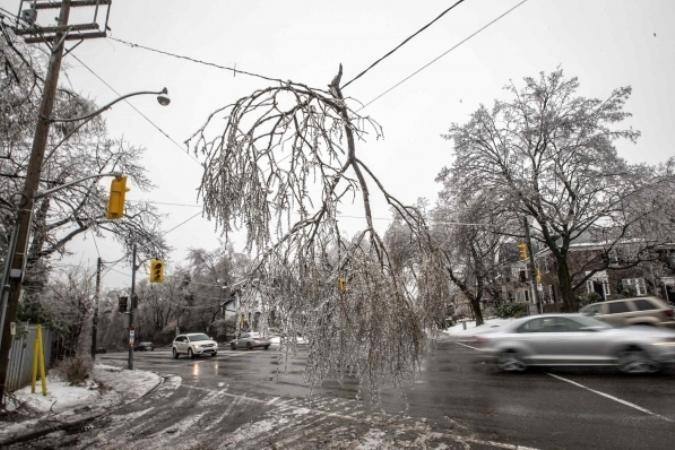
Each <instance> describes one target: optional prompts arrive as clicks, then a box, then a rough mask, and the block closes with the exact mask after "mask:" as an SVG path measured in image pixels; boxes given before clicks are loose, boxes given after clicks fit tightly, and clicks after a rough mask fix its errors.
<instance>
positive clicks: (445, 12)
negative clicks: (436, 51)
mask: <svg viewBox="0 0 675 450" xmlns="http://www.w3.org/2000/svg"><path fill="white" fill-rule="evenodd" d="M464 1H465V0H457V1H456V2H455V3H453V4H452V5H451V6H449V7H448V8H446V9H445V10H443V11H442V12H441V13H440V14H439V15H437V16H436V17H435V18H433V19H432V20H431V21H429V22H427V23H426V24H424V25H423V26H422V27H421V28H420V29H418V30H417V31H415V32H414V33H413V34H411V35H410V36H408V37H407V38H405V39H403V41H401V43H400V44H398V45H397V46H396V47H394V48H392V49H391V50H389V51H388V52H387V53H385V54H384V55H383V56H381V57H380V58H378V59H376V60H375V61H374V62H373V63H372V64H370V65H369V66H368V67H366V68H365V69H363V70H362V71H361V72H359V73H358V74H357V75H356V76H355V77H354V78H352V79H351V80H349V81H347V82H346V83H345V84H343V85H342V86H340V88H341V89H344V88H346V87H347V86H349V85H350V84H352V83H353V82H354V81H356V80H358V79H359V78H361V77H362V76H364V75H365V74H366V73H368V71H369V70H371V69H372V68H373V67H375V66H376V65H378V64H379V63H381V62H382V61H384V60H385V59H387V58H388V57H389V56H391V55H392V54H394V53H395V52H396V51H398V50H399V49H400V48H401V47H403V46H404V45H405V44H407V43H408V42H410V41H411V40H412V39H414V38H415V37H416V36H417V35H419V34H420V33H422V32H423V31H424V30H426V29H427V28H429V27H430V26H431V25H433V24H434V23H436V22H438V21H439V20H440V19H441V18H442V17H443V16H445V15H446V14H447V13H449V12H450V11H452V10H453V9H455V8H456V7H457V6H459V5H460V4H462V3H464Z"/></svg>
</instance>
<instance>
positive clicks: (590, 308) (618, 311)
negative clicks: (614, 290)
mask: <svg viewBox="0 0 675 450" xmlns="http://www.w3.org/2000/svg"><path fill="white" fill-rule="evenodd" d="M580 312H581V313H582V314H586V315H588V316H593V317H595V318H596V319H600V320H602V321H605V322H607V323H609V324H611V325H616V326H623V325H653V326H665V327H672V328H675V318H674V317H673V316H674V315H675V314H674V312H673V308H672V307H671V306H669V305H668V304H667V303H666V302H664V301H663V300H661V299H658V298H656V297H636V298H622V299H620V300H610V301H606V302H599V303H593V304H591V305H587V306H585V307H583V308H581V311H580Z"/></svg>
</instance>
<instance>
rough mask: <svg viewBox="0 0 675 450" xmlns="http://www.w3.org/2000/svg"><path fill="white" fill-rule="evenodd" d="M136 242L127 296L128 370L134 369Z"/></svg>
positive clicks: (132, 255) (132, 252)
mask: <svg viewBox="0 0 675 450" xmlns="http://www.w3.org/2000/svg"><path fill="white" fill-rule="evenodd" d="M136 269H138V266H137V265H136V244H134V246H133V249H132V251H131V295H130V296H129V361H128V362H129V364H128V366H129V370H134V339H135V338H136V336H134V334H135V333H134V303H135V301H134V298H135V296H136V294H135V292H136Z"/></svg>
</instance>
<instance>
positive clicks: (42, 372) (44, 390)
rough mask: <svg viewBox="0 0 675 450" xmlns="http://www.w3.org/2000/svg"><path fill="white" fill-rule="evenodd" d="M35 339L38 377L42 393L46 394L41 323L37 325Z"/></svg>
mask: <svg viewBox="0 0 675 450" xmlns="http://www.w3.org/2000/svg"><path fill="white" fill-rule="evenodd" d="M37 338H38V339H37V340H38V342H39V343H40V345H39V347H38V351H39V352H40V355H39V358H38V363H39V366H40V379H41V380H42V395H44V396H45V397H46V396H47V374H46V373H45V345H44V340H43V339H42V325H38V326H37Z"/></svg>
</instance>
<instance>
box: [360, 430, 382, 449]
mask: <svg viewBox="0 0 675 450" xmlns="http://www.w3.org/2000/svg"><path fill="white" fill-rule="evenodd" d="M385 436H386V433H385V432H384V431H382V430H373V429H371V430H369V431H368V432H367V433H366V434H365V435H364V436H363V437H362V438H361V439H360V441H361V442H359V444H358V446H357V447H356V448H358V449H362V450H375V449H381V448H382V444H383V441H384V437H385Z"/></svg>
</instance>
